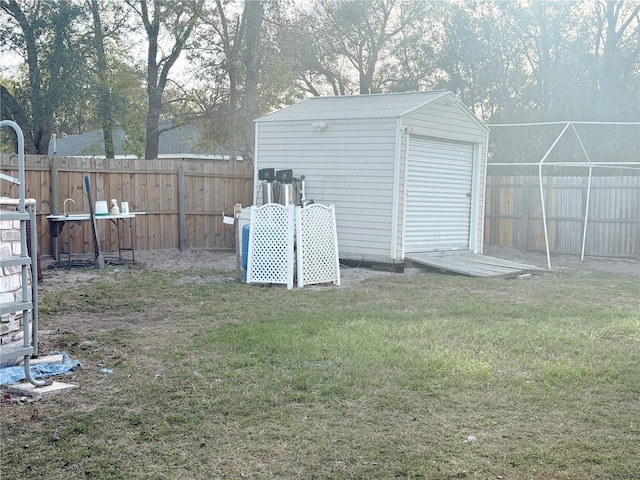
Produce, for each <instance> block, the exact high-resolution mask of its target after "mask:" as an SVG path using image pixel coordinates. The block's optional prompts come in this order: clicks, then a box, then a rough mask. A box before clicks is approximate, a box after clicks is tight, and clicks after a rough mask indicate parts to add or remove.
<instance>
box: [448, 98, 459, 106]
mask: <svg viewBox="0 0 640 480" xmlns="http://www.w3.org/2000/svg"><path fill="white" fill-rule="evenodd" d="M460 103H461V102H460V99H459V98H458V97H447V105H449V106H450V107H455V106H457V105H460Z"/></svg>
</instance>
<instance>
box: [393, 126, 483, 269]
mask: <svg viewBox="0 0 640 480" xmlns="http://www.w3.org/2000/svg"><path fill="white" fill-rule="evenodd" d="M414 140H418V141H420V140H422V141H425V142H427V143H433V144H434V145H436V144H443V145H444V146H445V147H446V145H452V146H454V150H455V146H456V145H460V146H463V150H464V147H467V146H468V147H470V148H471V154H472V158H471V172H470V173H471V178H470V195H471V198H470V207H469V208H470V210H469V219H468V232H467V240H466V242H465V247H464V249H460V248H459V249H455V248H453V249H447V248H444V249H442V250H439V249H431V250H430V249H427V250H424V251H425V252H427V253H430V252H432V253H434V254H437V253H442V254H447V253H456V252H458V251H461V252H462V251H464V252H469V251H472V252H476V250H477V243H478V239H477V226H478V201H479V199H478V191H479V190H478V189H479V178H480V177H479V175H480V172H479V164H480V144H478V143H470V142H461V141H455V140H452V139H443V138H435V137H428V136H423V135H411V134H409V135H407V138H406V142H407V143H406V145H405V148H406V151H405V159H404V160H405V161H404V164H405V168H404V171H405V175H404V202H403V222H402V258H404V257H405V255H406V253H407V224H408V221H410V220H411V219H410V218H409V216H408V213H409V212H408V211H407V200H408V199H407V197H408V190H409V180H410V179H409V176H410V174H411V172H410V161H409V160H410V158H411V153H412V152H411V144H412V142H413V141H414ZM414 148H415V146H414ZM412 248H415V247H411V246H410V248H409V249H410V250H412ZM410 253H416V252H415V251H414V250H412V251H411V252H410Z"/></svg>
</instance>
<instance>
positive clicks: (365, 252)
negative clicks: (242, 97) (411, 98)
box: [256, 119, 396, 261]
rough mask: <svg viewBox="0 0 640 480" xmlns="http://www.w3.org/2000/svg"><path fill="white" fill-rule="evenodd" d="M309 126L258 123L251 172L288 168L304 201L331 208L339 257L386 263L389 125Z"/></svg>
mask: <svg viewBox="0 0 640 480" xmlns="http://www.w3.org/2000/svg"><path fill="white" fill-rule="evenodd" d="M311 123H312V122H310V121H309V120H306V121H285V122H265V123H259V124H258V129H257V138H258V142H257V143H258V145H257V149H256V151H257V158H258V161H257V162H256V169H259V168H264V167H269V168H275V169H276V170H281V169H292V170H293V172H294V175H295V176H297V177H299V176H300V175H304V176H305V177H306V180H307V181H306V197H307V199H310V200H315V201H316V202H320V203H324V204H334V205H335V206H336V226H337V230H338V246H339V250H340V256H341V258H350V259H364V258H374V257H375V258H376V259H378V260H379V261H388V259H389V245H390V239H391V227H392V225H391V222H390V218H391V216H392V206H393V204H394V201H393V198H394V186H393V176H394V162H393V159H394V156H395V146H394V145H395V135H396V123H395V121H390V120H389V119H374V120H369V121H367V122H366V123H365V122H360V121H350V120H332V121H327V127H326V128H325V129H324V130H323V131H320V132H319V131H317V129H316V128H314V127H312V126H311ZM256 178H257V175H256ZM258 188H259V185H258ZM260 202H261V195H260V194H259V195H257V203H260ZM378 257H379V258H378Z"/></svg>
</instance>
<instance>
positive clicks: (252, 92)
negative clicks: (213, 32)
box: [244, 0, 262, 161]
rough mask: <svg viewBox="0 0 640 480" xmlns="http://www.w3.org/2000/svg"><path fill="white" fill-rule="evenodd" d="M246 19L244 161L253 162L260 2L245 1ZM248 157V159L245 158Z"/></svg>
mask: <svg viewBox="0 0 640 480" xmlns="http://www.w3.org/2000/svg"><path fill="white" fill-rule="evenodd" d="M244 8H245V12H246V19H247V48H246V53H245V58H244V64H245V68H246V71H247V81H246V82H247V84H246V97H247V122H246V138H247V146H246V150H245V151H246V153H245V154H244V157H245V160H250V161H253V158H254V154H255V129H254V125H253V121H254V120H255V119H256V118H257V117H258V115H259V112H260V108H259V104H258V81H259V75H260V29H261V26H262V2H256V1H252V0H246V1H245V4H244ZM247 157H249V158H247Z"/></svg>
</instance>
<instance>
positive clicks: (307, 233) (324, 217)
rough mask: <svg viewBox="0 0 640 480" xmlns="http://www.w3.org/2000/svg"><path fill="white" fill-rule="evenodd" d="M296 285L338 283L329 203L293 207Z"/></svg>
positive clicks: (333, 212) (334, 223)
mask: <svg viewBox="0 0 640 480" xmlns="http://www.w3.org/2000/svg"><path fill="white" fill-rule="evenodd" d="M296 249H297V257H298V258H297V263H298V269H297V273H298V287H302V286H304V285H309V284H313V283H326V282H333V283H334V284H335V285H340V261H339V258H338V235H337V231H336V215H335V209H334V206H333V205H329V206H325V205H320V204H318V203H314V204H311V205H308V206H306V207H304V208H301V207H296Z"/></svg>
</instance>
